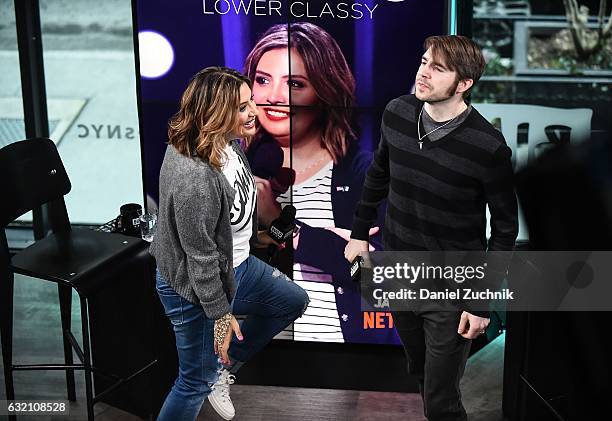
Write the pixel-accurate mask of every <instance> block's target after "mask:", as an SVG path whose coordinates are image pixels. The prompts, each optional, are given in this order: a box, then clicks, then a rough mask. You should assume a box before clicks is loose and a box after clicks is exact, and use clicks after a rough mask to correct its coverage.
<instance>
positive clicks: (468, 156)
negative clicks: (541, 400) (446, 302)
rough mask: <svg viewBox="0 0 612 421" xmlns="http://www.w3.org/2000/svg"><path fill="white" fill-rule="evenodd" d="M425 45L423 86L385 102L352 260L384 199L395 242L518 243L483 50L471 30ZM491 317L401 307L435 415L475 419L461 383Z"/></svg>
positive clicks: (411, 362) (411, 358) (479, 246)
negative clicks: (480, 105) (484, 86)
mask: <svg viewBox="0 0 612 421" xmlns="http://www.w3.org/2000/svg"><path fill="white" fill-rule="evenodd" d="M424 50H425V53H424V54H423V57H422V60H421V65H420V67H419V70H418V72H417V76H416V85H415V94H414V95H405V96H402V97H399V98H396V99H394V100H392V101H391V102H389V104H388V105H387V107H386V109H385V112H384V115H383V121H382V124H381V139H380V143H379V145H378V149H377V151H376V153H375V156H374V160H373V161H372V164H371V166H370V168H369V169H368V173H367V176H366V180H365V185H364V188H363V192H362V195H361V200H360V202H359V203H358V205H357V209H356V212H355V218H354V222H353V230H352V234H351V240H350V242H349V243H348V244H347V246H346V249H345V253H344V254H345V257H346V258H347V259H348V260H349V261H353V259H354V258H355V257H356V256H357V255H358V254H359V253H361V252H367V250H368V243H367V240H368V230H369V228H370V227H371V226H372V223H373V221H374V220H375V218H376V215H377V208H378V206H379V205H380V204H381V203H382V202H383V201H384V199H387V213H386V217H385V224H384V231H383V241H384V246H385V250H390V251H400V250H406V251H418V250H421V251H434V250H449V251H450V250H487V251H511V250H512V249H513V247H514V241H515V239H516V236H517V233H518V222H517V221H518V216H517V203H516V197H515V193H514V188H513V183H512V176H513V175H512V163H511V159H510V158H511V155H512V152H511V150H510V148H509V147H508V146H507V145H506V142H505V140H504V138H503V136H502V134H501V133H500V132H499V131H497V130H496V129H495V128H494V127H493V126H492V125H491V124H490V123H489V122H488V121H486V120H485V119H484V118H483V117H482V116H481V115H480V114H479V113H478V111H476V110H475V109H474V108H473V107H472V106H471V105H469V104H468V103H466V99H468V97H469V93H470V89H471V88H472V86H473V85H474V83H476V81H478V79H479V78H480V76H481V75H482V73H483V71H484V66H485V61H484V57H483V56H482V52H481V51H480V48H479V47H478V46H477V45H476V44H475V43H474V42H473V41H472V40H470V39H469V38H466V37H462V36H434V37H429V38H427V40H425V43H424ZM487 205H488V206H489V210H490V213H491V224H490V225H491V237H490V239H489V240H488V242H487V238H486V206H487ZM502 271H505V268H504V269H502ZM473 313H476V314H473ZM488 316H489V315H488V312H484V313H478V312H474V311H473V312H472V313H469V312H467V311H461V312H449V311H446V312H444V311H423V312H418V311H417V312H409V311H402V312H399V311H398V312H394V313H393V318H394V321H395V325H396V329H397V332H398V334H399V336H400V338H401V340H402V343H403V344H404V350H405V352H406V356H407V358H408V367H409V371H410V373H411V374H412V375H414V376H416V377H417V379H418V381H419V386H420V391H421V395H422V396H423V402H424V408H425V416H426V417H427V418H428V420H430V421H442V420H444V421H449V420H466V419H467V414H466V412H465V409H464V408H463V405H462V403H461V394H460V392H459V381H460V379H461V376H462V375H463V371H464V368H465V363H466V361H467V357H468V353H469V349H470V344H471V339H474V338H476V337H477V336H478V335H480V334H483V333H484V332H485V330H486V328H487V326H488V324H489V318H488Z"/></svg>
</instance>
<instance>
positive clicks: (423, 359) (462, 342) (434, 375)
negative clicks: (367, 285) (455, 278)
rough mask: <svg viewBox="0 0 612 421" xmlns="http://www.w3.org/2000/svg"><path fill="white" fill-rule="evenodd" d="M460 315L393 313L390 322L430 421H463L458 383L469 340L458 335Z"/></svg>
mask: <svg viewBox="0 0 612 421" xmlns="http://www.w3.org/2000/svg"><path fill="white" fill-rule="evenodd" d="M460 316H461V313H460V312H445V311H428V312H412V311H398V312H393V320H394V322H395V327H396V329H397V333H398V334H399V337H400V339H401V340H402V343H403V344H404V351H405V353H406V357H407V359H408V372H409V374H411V375H412V376H414V377H416V379H417V380H418V382H419V389H420V392H421V396H422V397H423V406H424V408H425V416H426V417H427V419H428V420H429V421H464V420H467V414H466V412H465V409H464V408H463V405H462V403H461V392H460V391H459V381H460V380H461V377H462V376H463V371H464V369H465V363H466V362H467V357H468V354H469V351H470V345H471V341H470V340H468V339H465V338H463V337H462V336H460V335H459V334H458V333H457V328H458V327H459V318H460Z"/></svg>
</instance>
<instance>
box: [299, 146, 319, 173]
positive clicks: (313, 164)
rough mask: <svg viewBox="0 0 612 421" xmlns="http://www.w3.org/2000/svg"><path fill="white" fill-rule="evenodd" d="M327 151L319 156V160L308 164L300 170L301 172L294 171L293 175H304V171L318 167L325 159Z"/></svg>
mask: <svg viewBox="0 0 612 421" xmlns="http://www.w3.org/2000/svg"><path fill="white" fill-rule="evenodd" d="M326 152H327V151H325V153H323V156H321V158H319V159H317V160H316V161H314V162H312V163H310V164H309V165H307V166H306V167H304V168H302V169H301V170H296V171H295V173H296V174H298V175H299V174H304V173H305V172H306V171H308V170H310V169H311V168H313V167H315V166H317V165H319V164H320V163H321V162H323V161H324V160H325V159H326V158H327V153H326Z"/></svg>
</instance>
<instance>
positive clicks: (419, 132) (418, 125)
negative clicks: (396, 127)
mask: <svg viewBox="0 0 612 421" xmlns="http://www.w3.org/2000/svg"><path fill="white" fill-rule="evenodd" d="M423 108H425V107H421V112H420V113H419V119H418V121H417V135H418V136H419V142H420V141H421V140H423V139H424V138H425V137H427V136H429V135H430V134H432V133H433V132H435V131H436V130H438V129H441V128H442V127H444V126H446V125H447V124H450V123H451V122H452V121H453V120H454V119H456V118H457V116H454V117H453V118H451V119H450V120H448V121H447V122H446V123H444V124H442V125H441V126H438V127H436V128H435V129H433V130H431V131H429V132H427V133H425V134H424V135H423V136H421V116H422V115H423ZM423 127H425V126H423Z"/></svg>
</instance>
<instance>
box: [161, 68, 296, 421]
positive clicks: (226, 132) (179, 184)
mask: <svg viewBox="0 0 612 421" xmlns="http://www.w3.org/2000/svg"><path fill="white" fill-rule="evenodd" d="M257 114H258V112H257V108H256V106H255V103H254V102H253V97H252V94H251V83H250V81H249V79H248V78H246V77H245V76H243V75H242V74H240V73H238V72H236V71H234V70H232V69H228V68H224V67H209V68H206V69H204V70H201V71H200V72H198V73H197V74H196V75H194V76H193V78H192V79H191V81H190V83H189V85H188V86H187V89H186V90H185V92H184V93H183V96H182V98H181V105H180V110H179V111H178V113H177V114H176V115H175V116H174V117H173V118H172V119H171V120H170V123H169V129H168V138H169V142H168V143H169V146H168V148H167V150H166V154H165V156H164V161H163V164H162V167H161V171H160V181H159V190H160V191H159V216H158V222H157V223H158V226H157V233H156V235H155V240H154V241H153V243H152V245H151V254H152V255H153V256H154V257H155V260H156V262H157V269H158V270H157V292H158V295H159V297H160V300H161V302H162V304H163V306H164V309H165V312H166V315H167V316H168V318H169V319H170V322H171V323H172V325H173V328H174V332H175V336H176V347H177V351H178V356H179V376H178V378H177V379H176V381H175V383H174V386H173V387H172V390H171V391H170V393H169V394H168V396H167V397H166V400H165V402H164V405H163V407H162V409H161V411H160V414H159V418H158V419H159V420H179V419H180V420H195V418H196V416H197V415H198V412H199V411H200V407H201V406H202V403H203V402H204V399H205V398H206V397H207V396H208V400H209V401H210V403H211V405H212V406H213V408H214V409H215V410H216V411H217V412H218V413H219V415H220V416H221V417H223V418H224V419H226V420H230V419H232V418H233V417H234V414H235V411H234V407H233V405H232V401H231V399H230V397H229V385H230V384H232V383H233V381H234V375H233V373H235V372H236V371H237V370H238V369H239V368H240V366H241V365H242V364H243V363H244V362H245V361H247V360H249V359H250V358H251V357H252V356H253V355H254V354H255V353H256V352H257V351H259V350H260V349H261V348H263V346H265V345H266V344H267V343H268V342H269V341H270V340H271V339H272V338H273V337H274V336H275V335H276V334H277V333H279V332H280V331H282V330H283V329H284V328H285V327H286V326H287V325H289V324H290V323H292V322H293V321H294V320H295V319H297V318H298V317H300V316H301V315H302V314H303V312H304V310H305V309H306V307H307V305H308V295H307V294H306V293H305V292H304V290H303V289H301V288H300V287H299V286H297V285H296V284H295V283H293V282H292V281H291V280H290V279H288V278H286V277H285V275H283V274H282V273H281V272H280V271H279V270H278V269H275V268H273V267H271V266H269V265H267V264H266V263H264V262H262V261H261V260H259V259H257V258H256V257H254V256H251V255H249V247H250V243H251V242H253V243H256V244H260V245H264V246H267V245H269V244H273V241H272V240H271V238H270V237H268V236H267V234H266V233H265V232H263V231H262V232H259V231H258V230H257V218H256V216H257V212H256V200H257V194H256V193H257V188H256V185H255V181H254V179H253V176H252V174H251V171H250V168H249V166H248V163H247V160H246V158H245V156H244V154H243V153H242V150H241V149H240V147H239V145H238V143H237V142H236V140H235V139H238V138H247V139H248V138H250V137H251V136H252V135H253V134H254V133H255V130H256V127H255V118H256V116H257ZM233 314H242V315H247V318H246V319H245V320H244V322H243V323H242V325H241V326H239V325H238V322H237V321H236V319H235V318H234V316H233Z"/></svg>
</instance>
